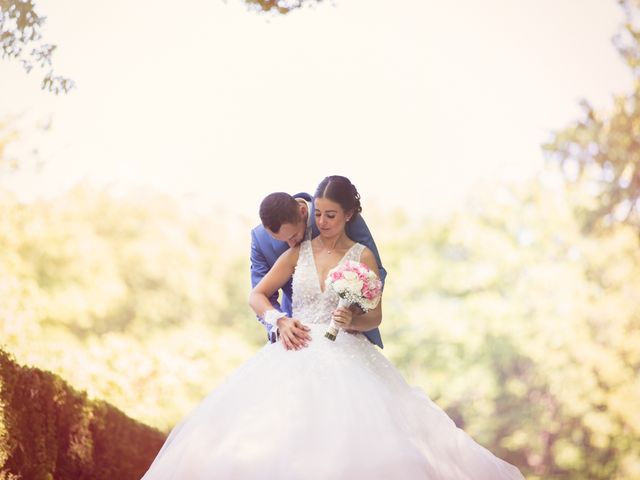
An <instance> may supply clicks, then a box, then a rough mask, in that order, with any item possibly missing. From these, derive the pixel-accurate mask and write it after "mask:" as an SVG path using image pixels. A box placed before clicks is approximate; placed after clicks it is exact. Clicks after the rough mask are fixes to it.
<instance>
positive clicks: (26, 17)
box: [0, 0, 74, 95]
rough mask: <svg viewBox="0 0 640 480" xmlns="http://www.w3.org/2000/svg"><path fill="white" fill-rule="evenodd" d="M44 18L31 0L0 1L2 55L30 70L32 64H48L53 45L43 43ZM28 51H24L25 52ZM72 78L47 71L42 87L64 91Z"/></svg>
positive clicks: (45, 65)
mask: <svg viewBox="0 0 640 480" xmlns="http://www.w3.org/2000/svg"><path fill="white" fill-rule="evenodd" d="M44 22H45V17H43V16H42V15H40V13H39V12H38V11H37V9H36V5H35V3H34V2H33V1H32V0H0V48H1V49H2V58H9V59H14V60H18V61H20V62H21V63H22V65H23V67H24V69H25V70H26V71H27V72H30V71H31V70H32V69H33V68H34V67H35V66H38V67H40V68H46V67H51V57H52V55H53V52H54V51H55V49H56V46H55V45H51V44H47V43H43V42H42V41H41V40H42V33H41V30H42V27H43V25H44ZM27 50H30V52H29V53H28V54H27V53H25V51H27ZM73 87H74V82H73V80H71V79H69V78H65V77H62V76H59V75H55V74H54V72H53V70H49V72H48V73H47V74H45V76H44V78H43V79H42V88H43V89H45V90H49V91H50V92H54V93H55V94H56V95H57V94H58V93H60V92H65V93H67V92H68V91H69V90H70V89H72V88H73Z"/></svg>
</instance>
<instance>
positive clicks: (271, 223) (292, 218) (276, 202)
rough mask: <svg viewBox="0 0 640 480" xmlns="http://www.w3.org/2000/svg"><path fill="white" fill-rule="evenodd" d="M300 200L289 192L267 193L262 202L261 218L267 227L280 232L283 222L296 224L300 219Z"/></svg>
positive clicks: (274, 231)
mask: <svg viewBox="0 0 640 480" xmlns="http://www.w3.org/2000/svg"><path fill="white" fill-rule="evenodd" d="M298 205H299V204H298V202H297V200H296V199H295V198H293V197H292V196H291V195H289V194H288V193H284V192H275V193H271V194H269V195H267V196H266V197H264V200H262V203H260V220H261V221H262V225H263V226H264V227H265V228H268V229H269V230H271V231H272V232H273V233H278V232H279V231H280V227H281V226H282V224H283V223H291V224H294V225H295V224H296V223H298V222H299V221H300V210H299V209H298Z"/></svg>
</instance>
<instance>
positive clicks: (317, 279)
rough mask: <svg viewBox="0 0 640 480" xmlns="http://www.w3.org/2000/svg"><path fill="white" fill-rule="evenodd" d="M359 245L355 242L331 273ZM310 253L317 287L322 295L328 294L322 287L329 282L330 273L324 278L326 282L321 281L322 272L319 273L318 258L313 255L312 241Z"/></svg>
mask: <svg viewBox="0 0 640 480" xmlns="http://www.w3.org/2000/svg"><path fill="white" fill-rule="evenodd" d="M357 244H358V242H354V244H353V245H351V246H350V247H349V248H348V249H347V251H346V252H344V255H342V257H341V258H340V260H338V263H336V265H335V267H331V268H330V269H329V272H330V271H331V270H333V269H334V268H336V267H337V266H338V265H340V264H341V263H342V261H343V260H344V258H345V257H346V256H347V254H348V253H349V252H350V251H351V250H352V249H353V247H355V246H356V245H357ZM309 253H310V254H311V261H312V262H313V269H314V270H315V272H316V285H318V289H319V290H320V294H321V295H324V293H325V292H326V290H323V289H322V285H323V284H324V283H325V282H326V281H327V277H328V276H329V272H327V275H326V276H325V278H324V282H323V281H321V280H320V272H319V271H318V265H317V264H316V256H315V255H314V254H313V245H311V240H309Z"/></svg>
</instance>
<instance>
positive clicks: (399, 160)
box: [0, 0, 632, 218]
mask: <svg viewBox="0 0 640 480" xmlns="http://www.w3.org/2000/svg"><path fill="white" fill-rule="evenodd" d="M39 8H40V12H41V13H42V14H44V15H46V16H47V17H48V20H47V23H46V29H45V31H44V34H45V37H46V39H47V40H48V41H50V42H52V43H56V44H57V45H58V50H57V52H56V54H55V55H54V63H55V67H56V70H57V72H58V73H61V74H65V75H68V76H71V77H72V78H74V80H75V81H76V82H77V84H78V88H77V89H76V90H75V91H74V92H73V93H72V94H70V95H67V96H60V97H55V96H53V95H51V94H48V93H44V92H41V91H40V90H39V82H40V79H41V77H38V76H37V75H36V74H33V73H32V74H31V75H28V76H27V75H26V74H24V72H23V71H22V70H21V67H20V66H19V65H18V64H17V63H15V62H6V61H5V62H0V82H1V83H0V86H1V88H0V118H1V116H2V115H9V114H13V115H19V116H20V120H19V122H18V125H19V126H21V127H22V128H24V132H25V139H24V142H23V143H22V144H21V145H18V147H16V148H17V151H20V150H19V149H20V148H21V149H23V150H24V149H27V148H31V147H37V148H39V150H40V155H41V157H42V158H43V159H44V160H46V161H47V162H48V163H47V167H46V168H45V170H44V172H43V173H42V174H41V175H40V176H39V177H38V178H33V177H17V178H15V179H14V186H15V188H17V189H19V190H21V191H22V192H24V193H25V195H33V194H34V193H37V194H49V193H51V192H56V191H60V190H61V189H63V188H66V187H68V186H69V185H71V184H72V183H74V182H76V181H78V180H79V179H88V180H91V181H93V182H95V183H96V184H105V183H106V184H111V185H120V184H123V185H128V184H133V185H151V186H153V187H155V188H158V189H160V190H163V191H167V192H171V193H173V194H176V195H178V196H185V195H187V196H191V197H193V198H196V199H202V200H203V201H205V202H216V203H221V202H224V204H225V205H227V206H228V208H230V209H233V210H237V211H238V213H239V214H242V215H254V216H256V218H257V215H256V212H257V205H258V203H259V202H260V200H261V199H262V198H263V197H264V196H265V195H266V194H267V193H270V192H272V191H276V190H284V191H289V192H290V193H295V192H296V191H301V190H306V191H310V192H312V191H313V190H314V189H315V186H316V185H317V184H318V183H319V182H320V180H321V179H322V178H323V177H324V176H326V175H331V174H344V175H347V176H349V177H350V178H351V179H352V180H353V182H354V183H355V184H356V186H357V187H358V188H359V190H360V192H361V194H362V197H363V203H364V206H365V209H366V207H367V203H369V202H375V203H376V204H379V205H383V206H388V207H395V206H400V207H404V208H405V209H407V210H410V211H414V212H417V213H420V214H422V213H423V212H436V211H444V210H447V209H448V208H450V207H451V206H456V205H458V204H459V203H460V201H461V200H462V199H464V197H465V195H467V193H468V192H469V190H470V188H472V187H473V186H474V185H477V184H478V183H482V182H486V181H493V180H507V181H508V180H518V179H523V178H526V177H528V176H531V175H532V174H533V173H534V172H535V171H536V170H537V169H538V168H539V167H540V166H541V165H542V162H543V157H542V155H541V152H540V148H539V145H540V143H541V142H542V141H543V140H544V139H545V138H546V134H547V132H548V131H550V130H552V129H557V128H561V127H563V126H564V125H567V124H568V123H569V122H571V121H572V120H574V119H576V118H578V116H579V112H580V110H579V107H578V101H579V100H580V99H581V98H587V99H589V100H590V101H592V103H594V104H595V105H596V106H600V107H606V106H608V105H609V103H610V99H611V96H612V94H613V93H624V92H628V91H630V89H631V84H632V82H631V77H630V75H629V74H628V73H627V69H626V67H625V66H624V64H623V62H622V61H621V59H620V58H619V56H618V53H617V52H616V50H615V49H614V47H613V46H612V44H611V37H612V36H613V34H614V33H615V32H616V29H617V27H618V24H619V22H620V21H621V20H622V13H621V11H620V9H619V7H618V6H617V2H615V1H614V0H483V1H481V2H480V1H478V0H456V1H455V2H444V1H435V0H335V3H333V4H332V3H330V2H325V3H323V4H320V5H319V6H317V7H315V8H305V9H303V10H299V11H295V12H293V13H292V14H290V15H288V16H284V17H273V16H263V15H257V14H255V13H250V12H248V11H247V9H246V7H245V6H244V4H243V3H242V2H241V0H227V1H226V3H225V2H223V1H222V0H194V1H190V0H189V1H188V0H185V1H182V2H168V1H153V2H151V1H136V2H131V1H124V0H113V1H110V2H104V1H95V0H57V1H55V2H54V1H43V2H40V3H39ZM48 119H51V121H52V128H51V129H50V130H49V131H48V132H47V133H46V134H45V135H37V136H32V134H30V133H29V132H30V131H31V127H32V126H33V125H35V124H36V123H37V122H43V121H44V122H46V121H48ZM230 199H233V200H230ZM365 216H366V211H365Z"/></svg>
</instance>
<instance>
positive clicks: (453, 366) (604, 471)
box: [0, 1, 640, 480]
mask: <svg viewBox="0 0 640 480" xmlns="http://www.w3.org/2000/svg"><path fill="white" fill-rule="evenodd" d="M5 3H6V2H5ZM5 3H3V4H2V8H3V9H6V8H7V7H6V5H5ZM12 3H16V2H8V4H7V5H9V4H12ZM248 3H250V4H253V5H257V6H259V8H263V9H266V10H271V9H274V8H275V7H274V5H275V3H274V2H270V1H266V2H262V1H261V2H255V1H251V2H248ZM618 3H619V4H620V8H621V9H622V10H623V11H624V13H625V18H626V20H627V21H626V23H625V25H624V26H623V27H622V28H621V30H620V34H619V36H618V37H616V46H617V48H618V50H619V52H620V54H621V55H622V57H623V58H624V60H625V62H626V63H627V65H628V66H629V69H630V71H631V72H632V75H633V76H634V79H635V81H636V87H635V89H634V90H633V91H632V92H628V93H621V94H619V95H618V96H616V100H615V102H614V103H613V106H612V108H610V109H607V110H599V109H597V108H595V107H592V106H591V105H590V104H589V103H588V102H586V101H585V102H584V103H583V114H582V116H581V118H579V119H576V121H575V122H573V123H571V122H568V124H567V127H566V128H565V129H562V130H559V131H557V132H555V133H554V134H552V135H550V136H549V138H548V141H547V142H546V144H544V145H543V146H541V148H542V149H543V150H544V152H545V155H546V157H547V163H546V165H545V167H544V168H541V169H540V170H539V172H538V174H537V176H536V177H534V178H531V179H530V180H527V181H522V182H512V183H509V184H505V183H498V182H497V183H483V184H481V185H479V186H477V187H476V188H475V189H474V190H473V192H472V193H471V194H470V195H469V197H468V199H467V201H466V202H465V203H464V205H463V206H462V207H460V208H458V209H455V210H453V211H451V212H450V213H447V214H446V215H440V216H424V217H423V218H421V219H416V218H414V217H410V216H409V215H408V214H407V211H406V209H402V208H398V209H396V210H391V211H390V210H388V209H387V210H385V209H382V208H378V207H377V206H376V204H375V203H372V204H371V205H370V208H368V209H366V210H365V212H364V216H365V218H366V220H367V222H368V224H369V226H370V228H371V230H372V232H373V235H374V238H375V239H376V241H377V243H378V247H379V249H380V252H381V255H382V259H383V262H384V265H385V267H386V269H387V271H388V272H389V278H388V282H387V286H386V290H385V313H384V321H383V325H382V331H383V337H384V339H385V344H386V348H385V350H384V352H385V354H386V355H387V356H388V357H389V358H390V359H391V360H392V361H393V362H394V363H395V364H396V365H397V366H398V367H399V368H400V369H401V370H402V372H403V374H404V375H405V376H406V377H407V379H408V380H409V381H410V383H412V384H415V385H417V386H420V387H421V388H423V389H425V390H426V392H427V393H428V394H429V396H430V397H431V398H432V399H434V401H436V402H437V403H438V404H439V405H440V406H442V407H443V408H444V409H445V410H446V411H447V413H448V414H449V415H450V416H451V417H452V418H453V419H454V420H455V421H456V423H457V424H458V425H459V426H461V427H462V428H464V429H465V430H466V431H467V432H468V433H469V434H471V435H472V436H473V437H474V438H475V439H476V440H477V441H479V442H480V443H481V444H483V445H485V446H487V447H488V448H489V449H490V450H492V451H493V452H495V453H496V454H497V455H499V456H501V457H503V458H505V459H507V460H508V461H510V462H512V463H514V464H516V465H518V466H519V467H520V468H521V469H522V470H523V472H524V473H526V475H527V478H528V479H575V480H583V479H603V480H605V479H607V480H609V479H618V480H632V479H637V478H640V408H639V407H638V405H640V377H639V373H640V308H639V306H638V305H639V304H640V248H639V247H640V245H639V239H640V213H639V207H640V205H639V200H638V198H639V196H640V113H639V111H638V109H639V107H640V103H639V100H640V83H639V82H638V80H640V78H639V75H640V69H639V68H638V67H639V66H640V48H639V39H640V30H639V29H638V26H637V25H638V24H637V20H636V16H637V13H638V8H639V3H636V2H632V1H620V2H618ZM280 10H281V13H286V11H287V8H284V7H283V8H281V9H280ZM4 11H5V10H3V12H4ZM51 78H56V77H55V76H54V77H51ZM58 81H59V82H62V83H60V84H59V90H57V91H64V90H66V89H65V88H64V86H65V85H67V86H69V85H70V84H68V83H64V81H66V79H63V78H62V77H58ZM51 85H52V84H46V85H45V86H46V87H47V88H49V87H51V90H52V91H56V90H55V89H54V88H53V87H52V86H51ZM23 137H24V132H21V131H20V128H19V127H18V126H16V124H15V122H13V120H12V119H11V118H10V117H8V116H7V118H6V120H5V121H4V123H0V299H1V301H0V340H1V343H2V346H3V347H4V348H6V349H7V350H8V351H9V352H11V353H12V354H14V355H15V356H16V358H17V360H18V361H19V362H21V363H24V364H29V365H36V366H38V367H40V368H44V369H47V370H50V371H52V372H55V373H57V374H59V375H61V376H62V377H63V378H64V379H66V380H67V381H68V382H70V383H71V384H72V385H73V386H74V387H76V388H79V389H84V390H86V391H87V392H88V393H89V395H90V396H93V397H97V398H101V399H104V400H106V401H108V402H110V403H112V404H113V405H115V406H117V407H118V408H120V409H122V410H123V411H124V412H126V413H127V414H128V415H130V416H131V417H134V418H136V419H138V420H140V421H143V422H145V423H147V424H149V425H153V426H156V427H158V428H160V429H162V430H164V431H167V430H169V429H170V428H171V427H172V426H173V425H174V424H175V423H176V421H177V420H178V419H180V418H181V417H182V416H183V415H184V414H185V413H186V412H188V411H189V409H190V408H192V407H193V406H194V405H195V404H196V403H197V402H199V400H200V399H202V398H203V397H204V396H205V395H206V394H207V393H208V392H209V391H210V390H211V389H212V388H214V387H215V386H216V384H218V383H219V382H220V381H221V379H222V378H223V377H224V376H225V375H227V374H229V373H230V372H231V371H233V369H234V368H235V367H237V366H238V365H239V364H240V363H241V362H242V361H243V360H245V359H247V358H248V357H250V356H251V355H252V354H253V352H255V351H256V350H257V349H258V348H260V347H261V346H262V345H263V344H264V341H265V335H264V331H263V329H262V327H261V326H260V325H259V324H258V323H257V322H256V320H255V318H254V316H253V314H252V313H251V312H250V310H249V308H248V307H247V304H246V299H247V295H248V292H249V287H250V285H249V263H248V252H249V248H248V247H249V245H248V241H249V230H250V229H251V228H252V227H253V226H254V224H255V222H256V219H255V218H250V217H245V216H241V215H237V214H234V212H233V209H232V208H229V205H220V206H212V207H210V208H206V209H203V208H194V207H193V205H192V204H190V203H189V202H184V201H181V200H180V199H176V198H174V197H172V196H170V195H167V194H165V193H161V192H159V191H157V190H155V189H153V188H148V189H144V188H136V189H127V188H118V187H114V188H106V187H105V188H96V187H95V186H94V185H91V184H90V183H87V182H79V183H76V184H75V186H74V187H73V188H71V189H68V190H66V191H65V192H64V193H61V194H58V195H56V196H53V197H48V198H40V199H37V200H30V201H25V200H23V199H21V198H20V196H19V195H17V194H16V193H15V192H14V191H13V190H12V189H10V188H7V187H6V185H7V184H8V183H10V180H11V177H12V176H13V175H15V172H16V170H20V169H22V170H24V169H27V170H29V169H30V170H33V171H37V169H38V165H37V162H31V160H30V159H29V158H28V157H24V158H16V157H15V156H12V155H9V154H7V151H8V150H7V148H8V147H9V146H11V145H15V144H19V143H20V142H21V141H23ZM328 173H333V172H328ZM318 180H319V179H318ZM354 180H356V179H354ZM3 183H4V184H3ZM265 193H268V192H265ZM292 193H293V192H292ZM382 198H383V196H382ZM365 200H366V199H365Z"/></svg>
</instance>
